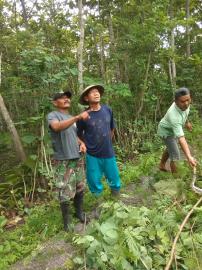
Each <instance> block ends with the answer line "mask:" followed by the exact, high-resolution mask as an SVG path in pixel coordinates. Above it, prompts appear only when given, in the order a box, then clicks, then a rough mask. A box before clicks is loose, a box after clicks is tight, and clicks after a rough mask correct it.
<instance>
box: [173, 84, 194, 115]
mask: <svg viewBox="0 0 202 270" xmlns="http://www.w3.org/2000/svg"><path fill="white" fill-rule="evenodd" d="M175 103H176V105H177V106H178V107H179V108H180V109H181V110H182V111H185V110H186V109H187V108H188V107H189V105H190V103H191V96H190V91H189V89H188V88H185V87H182V88H179V89H178V90H176V91H175Z"/></svg>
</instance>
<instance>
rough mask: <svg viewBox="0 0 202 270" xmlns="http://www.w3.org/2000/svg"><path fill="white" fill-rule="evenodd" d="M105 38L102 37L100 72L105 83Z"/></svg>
mask: <svg viewBox="0 0 202 270" xmlns="http://www.w3.org/2000/svg"><path fill="white" fill-rule="evenodd" d="M103 43H104V42H103V37H102V35H100V71H101V76H102V79H103V80H104V81H105V63H104V62H105V56H104V44H103Z"/></svg>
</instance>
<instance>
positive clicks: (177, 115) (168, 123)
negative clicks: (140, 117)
mask: <svg viewBox="0 0 202 270" xmlns="http://www.w3.org/2000/svg"><path fill="white" fill-rule="evenodd" d="M190 103H191V96H190V92H189V90H188V89H187V88H185V87H183V88H179V89H178V90H177V91H176V92H175V101H174V102H173V104H172V105H171V106H170V108H169V109H168V111H167V113H166V114H165V116H164V117H163V118H162V119H161V121H160V123H159V125H158V132H157V134H158V135H159V136H160V137H161V138H162V139H163V141H164V143H165V145H166V150H165V151H164V153H163V155H162V158H161V162H160V165H159V169H160V170H162V171H167V170H166V167H165V164H166V162H167V160H168V158H169V159H170V169H171V172H172V173H175V172H176V171H177V167H176V163H175V161H176V160H179V159H180V151H179V147H178V142H179V144H180V146H181V148H182V151H183V152H184V154H185V156H186V158H187V160H188V162H189V164H190V165H191V166H192V167H194V166H196V160H195V159H194V158H193V157H192V155H191V152H190V150H189V146H188V144H187V142H186V139H185V136H184V131H183V127H184V126H185V127H186V128H187V129H188V130H190V131H191V129H192V126H191V123H190V122H188V121H187V117H188V114H189V110H190Z"/></svg>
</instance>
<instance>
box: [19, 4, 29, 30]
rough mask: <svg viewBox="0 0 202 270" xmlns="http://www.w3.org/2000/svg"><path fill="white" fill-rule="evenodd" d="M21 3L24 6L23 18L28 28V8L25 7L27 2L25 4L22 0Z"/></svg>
mask: <svg viewBox="0 0 202 270" xmlns="http://www.w3.org/2000/svg"><path fill="white" fill-rule="evenodd" d="M20 3H21V6H22V17H23V20H24V23H25V25H26V27H28V15H27V10H26V7H25V2H24V0H20Z"/></svg>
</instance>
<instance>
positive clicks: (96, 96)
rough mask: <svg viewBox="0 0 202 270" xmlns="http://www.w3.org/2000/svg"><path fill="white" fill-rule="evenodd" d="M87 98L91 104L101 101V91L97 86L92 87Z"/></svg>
mask: <svg viewBox="0 0 202 270" xmlns="http://www.w3.org/2000/svg"><path fill="white" fill-rule="evenodd" d="M85 100H86V101H87V102H88V103H89V104H93V103H99V102H100V92H99V91H98V89H96V88H92V89H91V90H90V91H89V92H88V94H87V95H86V96H85Z"/></svg>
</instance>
